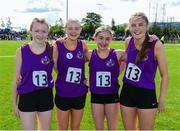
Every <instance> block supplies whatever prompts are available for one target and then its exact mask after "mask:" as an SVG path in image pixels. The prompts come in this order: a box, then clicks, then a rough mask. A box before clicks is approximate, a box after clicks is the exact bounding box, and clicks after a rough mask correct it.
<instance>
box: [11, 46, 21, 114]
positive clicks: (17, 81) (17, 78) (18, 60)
mask: <svg viewBox="0 0 180 131" xmlns="http://www.w3.org/2000/svg"><path fill="white" fill-rule="evenodd" d="M21 64H22V58H21V48H19V49H18V50H17V52H16V64H15V73H14V81H13V107H14V112H15V114H16V116H17V117H19V110H18V106H17V102H18V94H17V86H18V84H20V82H21Z"/></svg>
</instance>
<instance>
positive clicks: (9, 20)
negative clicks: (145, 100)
mask: <svg viewBox="0 0 180 131" xmlns="http://www.w3.org/2000/svg"><path fill="white" fill-rule="evenodd" d="M6 21H7V22H6V28H8V29H12V26H11V25H12V22H11V18H10V17H7V18H6Z"/></svg>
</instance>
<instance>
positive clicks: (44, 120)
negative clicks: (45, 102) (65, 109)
mask: <svg viewBox="0 0 180 131" xmlns="http://www.w3.org/2000/svg"><path fill="white" fill-rule="evenodd" d="M51 119H52V110H50V111H44V112H38V130H49V129H50V126H51Z"/></svg>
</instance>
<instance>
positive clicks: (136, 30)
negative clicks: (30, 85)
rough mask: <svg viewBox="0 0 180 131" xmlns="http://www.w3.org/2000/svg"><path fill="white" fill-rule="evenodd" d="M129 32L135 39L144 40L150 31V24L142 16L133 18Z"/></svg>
mask: <svg viewBox="0 0 180 131" xmlns="http://www.w3.org/2000/svg"><path fill="white" fill-rule="evenodd" d="M129 30H130V32H131V34H132V36H133V37H134V38H135V39H143V38H145V34H146V32H147V30H148V23H147V21H146V20H145V19H144V18H143V17H142V16H133V17H132V18H131V19H130V25H129Z"/></svg>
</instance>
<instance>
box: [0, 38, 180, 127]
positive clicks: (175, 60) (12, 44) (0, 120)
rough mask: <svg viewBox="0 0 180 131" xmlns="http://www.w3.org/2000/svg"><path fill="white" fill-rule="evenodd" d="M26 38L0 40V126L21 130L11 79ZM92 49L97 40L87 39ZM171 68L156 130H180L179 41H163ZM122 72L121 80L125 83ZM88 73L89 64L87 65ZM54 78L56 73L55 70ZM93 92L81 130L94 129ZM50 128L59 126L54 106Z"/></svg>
mask: <svg viewBox="0 0 180 131" xmlns="http://www.w3.org/2000/svg"><path fill="white" fill-rule="evenodd" d="M23 43H24V41H23V42H22V41H0V130H19V129H22V128H21V124H20V120H19V119H17V118H16V117H15V115H14V113H13V108H12V107H13V106H12V81H13V75H14V64H15V52H16V49H17V48H18V47H19V46H21V45H22V44H23ZM88 46H89V48H90V49H93V48H95V47H96V45H95V44H94V42H88ZM111 47H112V48H115V49H123V42H113V43H112V44H111ZM164 48H165V51H166V56H167V61H168V70H169V88H168V94H167V99H166V100H167V101H166V112H164V113H160V114H158V115H157V119H156V123H155V130H180V83H179V82H178V81H180V44H179V45H178V44H165V45H164ZM53 73H54V72H53ZM122 75H123V74H121V76H120V78H119V80H120V84H121V85H122V82H121V79H122ZM86 76H87V77H88V67H87V65H86ZM54 79H55V73H54ZM156 82H157V94H159V82H160V76H159V73H157V75H156ZM89 98H90V95H89V94H88V97H87V100H86V106H85V111H84V116H83V120H82V123H81V129H82V130H93V129H95V128H94V125H93V120H92V116H91V106H90V99H89ZM51 129H54V130H55V129H56V119H55V108H54V112H53V120H52V127H51ZM118 129H119V130H122V129H123V127H122V121H121V116H120V113H119V123H118Z"/></svg>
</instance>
